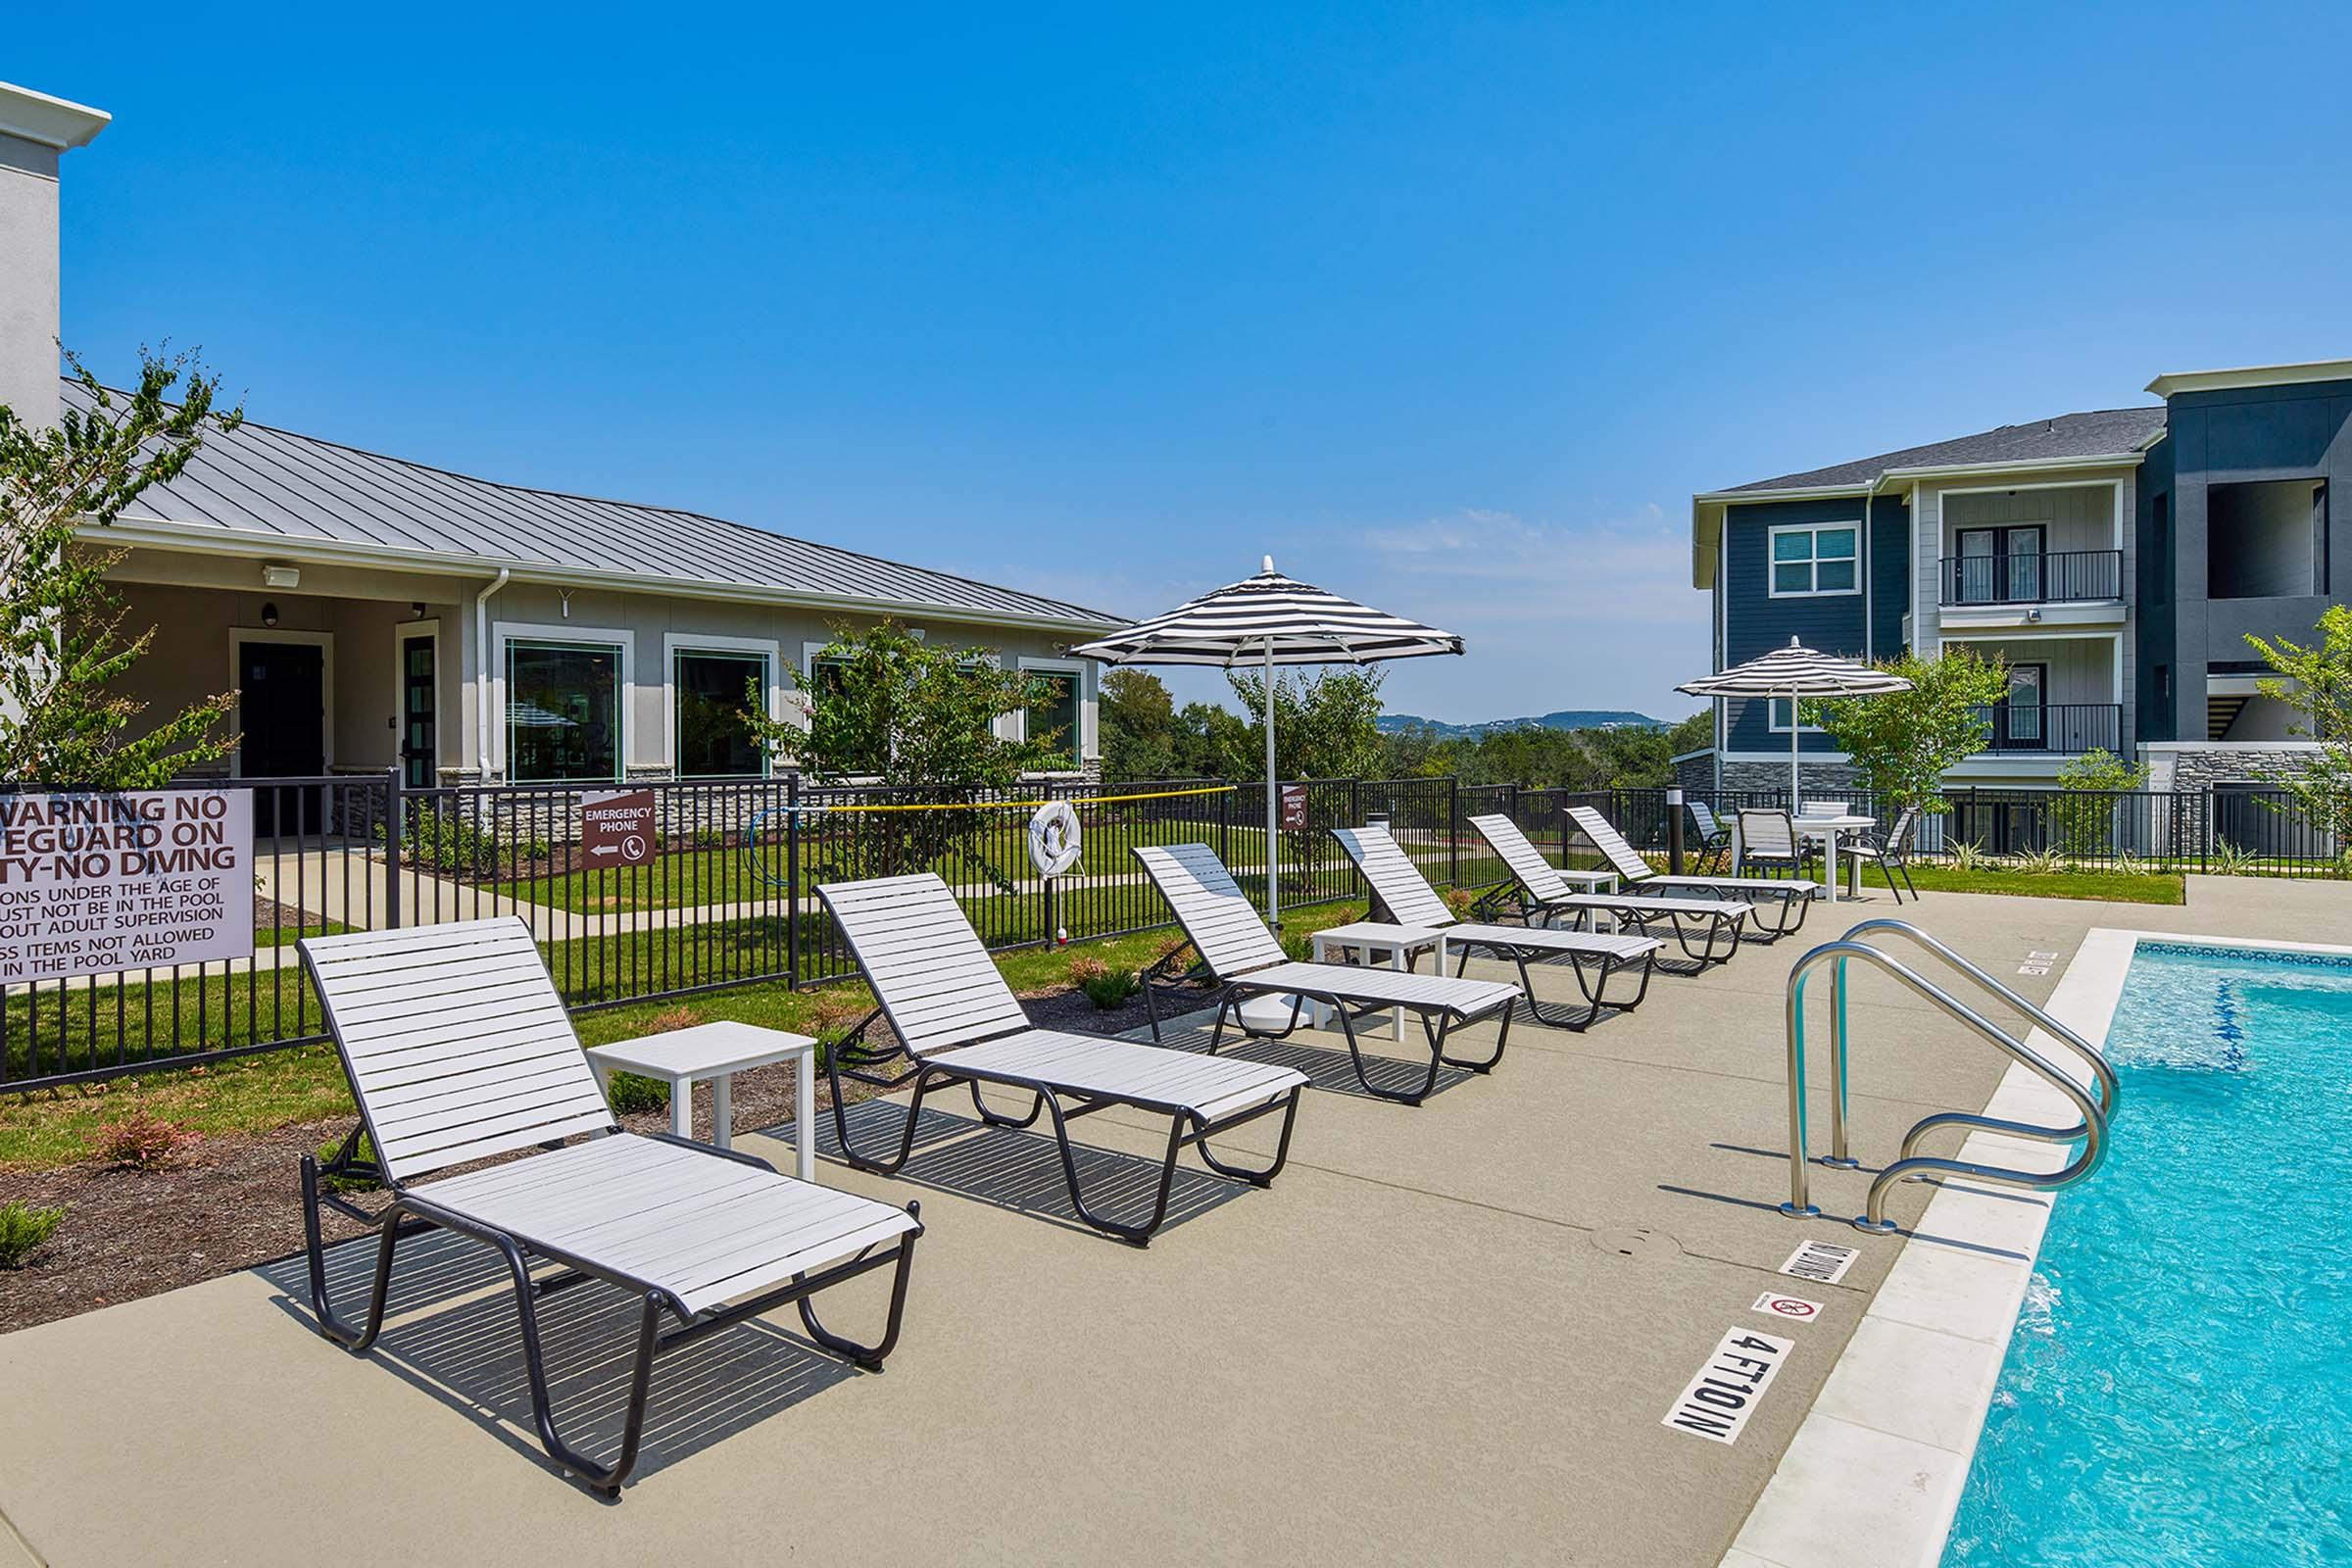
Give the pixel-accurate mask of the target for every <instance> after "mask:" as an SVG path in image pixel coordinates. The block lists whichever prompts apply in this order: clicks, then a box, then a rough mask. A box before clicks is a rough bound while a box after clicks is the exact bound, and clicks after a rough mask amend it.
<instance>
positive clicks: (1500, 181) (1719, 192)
mask: <svg viewBox="0 0 2352 1568" xmlns="http://www.w3.org/2000/svg"><path fill="white" fill-rule="evenodd" d="M858 13H862V14H858ZM96 15H97V14H95V13H91V12H89V11H87V10H86V9H85V10H79V11H75V10H70V9H68V10H60V9H58V8H44V9H42V10H40V11H37V12H33V13H29V14H27V15H24V16H18V17H12V19H11V21H10V27H9V32H10V36H9V40H8V42H9V48H8V50H7V56H6V60H5V65H4V67H0V73H4V74H5V75H7V76H8V77H9V78H10V79H13V80H16V81H18V82H21V83H23V84H25V85H28V86H33V87H37V88H40V89H42V90H44V91H50V92H55V93H59V94H61V95H63V96H66V97H70V98H75V99H79V100H81V101H83V102H86V103H92V104H95V105H98V106H99V107H101V108H104V109H107V110H109V111H111V112H112V113H113V114H114V115H115V117H116V123H115V124H114V125H113V126H112V127H111V128H109V129H108V130H107V131H106V133H105V134H104V135H103V136H101V137H100V138H99V140H98V141H97V142H96V143H94V144H93V145H92V146H91V147H90V148H88V149H86V150H84V151H81V152H78V153H75V154H73V155H72V156H71V158H70V160H69V162H68V164H67V168H66V191H65V208H66V217H65V233H64V245H65V260H66V284H65V295H66V302H65V323H66V324H65V332H66V338H67V341H68V342H69V343H70V344H72V345H73V346H75V347H77V348H78V349H80V350H81V351H83V352H84V353H85V355H86V356H87V357H88V358H89V359H90V361H91V362H92V364H93V365H94V366H95V367H97V368H99V369H100V371H101V372H102V373H112V374H120V373H121V372H122V371H123V368H124V367H126V366H128V365H130V364H131V363H133V355H134V352H135V349H136V346H137V345H138V344H139V343H140V342H142V341H151V340H154V339H156V338H159V337H164V336H169V337H171V338H172V340H173V341H174V342H175V343H176V344H178V345H181V346H185V345H190V344H201V345H202V347H203V349H204V351H205V353H206V356H207V357H208V358H209V359H210V360H212V361H213V362H214V363H215V364H216V365H217V366H218V367H219V368H221V369H222V370H223V371H224V372H225V374H226V376H227V379H228V383H229V385H230V386H231V387H232V388H243V389H246V390H247V392H248V405H249V412H250V413H251V414H252V415H253V416H254V417H257V418H260V419H264V420H267V421H269V422H271V423H277V424H283V425H287V426H290V427H292V428H296V429H301V430H305V431H310V432H314V433H317V434H321V435H326V436H330V437H332V438H335V439H338V440H344V441H349V442H351V443H353V444H356V445H361V446H368V447H373V448H377V449H380V450H384V451H389V452H393V453H397V454H400V455H402V456H406V457H414V458H418V459H421V460H425V461H428V462H432V463H437V464H440V465H443V466H449V467H454V468H459V469H463V470H466V471H470V472H476V473H481V474H485V475H488V476H491V477H494V478H502V479H510V480H514V481H517V482H522V483H529V484H538V485H546V486H551V487H556V488H562V489H569V490H576V491H582V492H587V493H592V494H604V495H613V496H620V497H625V498H629V499H634V500H643V501H649V502H658V503H662V504H667V505H675V506H684V507H692V508H697V509H700V510H704V511H708V512H711V513H715V514H717V515H722V516H729V517H734V518H737V519H739V520H742V521H746V522H753V523H758V524H760V525H764V526H769V527H774V528H778V529H781V530H783V531H786V532H789V533H795V534H800V535H805V536H807V537H809V538H815V539H822V540H828V541H832V542H836V543H841V544H846V545H851V546H854V547H857V548H860V549H866V550H872V551H874V552H876V553H879V554H884V555H890V556H896V557H902V558H906V559H909V560H914V561H919V562H922V563H924V564H931V565H937V566H941V567H945V568H949V569H954V570H958V571H963V572H967V573H970V574H973V575H976V576H981V577H987V578H991V579H995V580H999V581H1004V582H1007V583H1013V584H1017V585H1021V586H1026V587H1031V588H1036V589H1041V590H1045V591H1049V592H1053V593H1055V594H1059V595H1063V596H1066V597H1069V598H1072V599H1075V600H1078V601H1080V602H1082V603H1088V604H1093V605H1098V606H1101V607H1103V608H1105V609H1109V610H1113V611H1118V612H1122V613H1130V614H1140V613H1150V612H1152V611H1154V610H1157V609H1160V608H1164V607H1165V606H1166V605H1168V604H1170V603H1173V602H1174V601H1176V600H1178V599H1180V598H1183V597H1186V596H1188V595H1190V594H1192V593H1195V592H1198V591H1200V590H1201V589H1204V588H1207V587H1211V586H1214V585H1215V584H1217V583H1220V582H1225V581H1229V580H1231V579H1233V578H1235V577H1238V576H1242V575H1246V574H1247V573H1248V572H1249V571H1250V570H1251V569H1253V568H1254V567H1255V565H1256V563H1257V558H1258V557H1259V555H1260V554H1262V553H1265V552H1268V551H1271V552H1272V553H1273V554H1274V555H1275V556H1276V557H1277V559H1278V561H1279V562H1280V564H1282V565H1283V566H1284V567H1285V568H1286V569H1289V570H1291V571H1292V572H1293V573H1294V574H1296V575H1299V576H1302V577H1306V578H1308V579H1309V580H1312V581H1317V582H1321V583H1323V584H1325V585H1326V586H1328V587H1331V588H1334V589H1337V590H1339V591H1341V592H1345V593H1348V594H1350V595H1352V596H1354V597H1358V598H1362V599H1365V600H1368V601H1370V602H1372V603H1375V604H1379V605H1381V606H1383V607H1385V608H1388V609H1392V610H1395V611H1397V612H1399V613H1406V614H1413V615H1418V616H1420V617H1422V618H1424V619H1428V620H1432V621H1435V622H1437V623H1439V624H1442V625H1445V626H1446V627H1448V628H1449V629H1452V630H1455V631H1459V632H1461V633H1463V634H1464V635H1465V636H1466V637H1467V638H1468V639H1469V645H1470V654H1469V657H1468V658H1466V659H1462V660H1426V661H1419V662H1411V663H1406V664H1401V665H1397V666H1395V667H1394V668H1393V670H1392V671H1391V674H1390V679H1389V686H1388V693H1389V701H1390V706H1391V707H1392V709H1396V710H1399V711H1417V712H1422V713H1428V714H1433V715H1436V716H1439V717H1445V718H1451V719H1476V718H1484V717H1492V716H1497V715H1501V714H1508V713H1520V712H1536V711H1546V710H1552V709H1559V708H1584V707H1612V708H1613V707H1635V708H1642V709H1645V710H1647V711H1651V712H1655V713H1660V714H1662V715H1667V716H1672V715H1674V714H1679V713H1680V712H1682V711H1687V710H1688V709H1689V708H1690V707H1691V706H1692V705H1691V704H1690V703H1689V702H1688V700H1687V699H1680V698H1676V697H1674V696H1673V695H1672V693H1671V688H1672V686H1673V684H1674V683H1675V682H1676V681H1677V680H1680V679H1684V678H1687V677H1688V676H1689V675H1691V674H1692V673H1695V672H1698V671H1700V670H1702V669H1703V668H1704V667H1705V662H1706V648H1707V643H1706V629H1705V604H1706V601H1705V599H1704V597H1703V596H1702V595H1700V594H1698V593H1696V592H1693V591H1692V590H1691V588H1690V587H1689V575H1688V548H1689V547H1688V528H1689V502H1690V495H1691V492H1692V491H1693V490H1696V489H1707V488H1713V487H1716V486H1720V485H1725V484H1733V483H1739V482H1741V481H1744V480H1748V479H1753V478H1759V477H1763V476H1765V475H1768V474H1772V473H1778V472H1782V471H1786V470H1789V469H1792V468H1801V467H1806V466H1813V465H1816V464H1819V463H1825V462H1832V461H1838V460H1841V459H1845V458H1850V457H1858V456H1862V455H1865V454H1868V453H1871V452H1876V451H1881V450H1886V449H1888V448H1893V447H1898V446H1903V445H1907V444H1911V443H1914V442H1918V441H1922V440H1932V439H1937V438H1940V437H1943V436H1947V435H1954V434H1960V433H1964V432H1967V431H1971V430H1977V429H1982V428H1985V427H1988V426H1991V425H1996V424H2001V423H2006V422H2010V421H2012V420H2019V419H2027V418H2034V417H2042V416H2045V415H2049V414H2056V413H2063V412H2067V411H2070V410H2077V409H2086V408H2105V407H2115V406H2118V405H2121V404H2129V403H2136V402H2141V401H2145V399H2144V396H2143V394H2141V393H2140V392H2139V391H2138V388H2140V387H2141V386H2142V385H2144V384H2145V383H2146V381H2147V380H2148V379H2149V378H2150V377H2151V376H2153V375H2155V374H2157V373H2158V372H2160V371H2166V370H2180V369H2190V368H2211V367H2215V366H2224V365H2237V364H2246V363H2263V362H2269V361H2279V360H2301V359H2320V358H2331V357H2336V356H2342V355H2348V354H2352V320H2348V319H2347V318H2348V317H2352V291H2347V290H2346V288H2345V287H2344V281H2345V276H2346V257H2347V256H2352V243H2347V241H2348V240H2352V232H2348V231H2352V201H2347V199H2346V196H2347V189H2346V187H2347V175H2346V172H2345V169H2344V164H2343V149H2344V147H2345V146H2346V145H2348V144H2352V135H2348V134H2347V133H2348V132H2352V99H2348V98H2347V95H2346V94H2345V93H2344V91H2343V81H2342V66H2343V62H2344V61H2345V59H2346V58H2348V56H2352V48H2348V46H2352V13H2347V11H2346V10H2345V9H2344V8H2341V7H2318V6H2313V7H2301V8H2270V7H2261V6H2250V7H2239V8H2230V9H2229V10H2227V11H2226V12H2225V11H2222V10H2220V9H2219V8H2212V9H2211V10H2210V11H2209V10H2208V8H2173V7H2164V6H2151V5H2133V6H2129V7H2113V8H2092V7H2068V8H2051V7H2045V6H2040V5H2034V6H2019V7H2000V6H1973V7H1938V8H1933V9H1930V8H1901V7H1872V8H1844V7H1835V6H1821V7H1808V8H1802V10H1801V11H1800V10H1799V9H1798V8H1790V7H1691V8H1686V9H1682V10H1671V9H1669V8H1665V7H1644V8H1632V7H1626V8H1608V9H1605V10H1603V9H1591V10H1588V9H1580V8H1571V7H1558V8H1543V9H1538V8H1517V7H1498V6H1448V7H1407V8H1396V9H1387V8H1378V7H1372V6H1366V5H1344V6H1334V7H1329V8H1297V7H1284V8H1269V7H1261V6H1246V7H1235V8H1231V9H1224V8H1218V7H1214V6H1209V5H1204V4H1194V5H1185V6H1168V7H1162V8H1154V9H1150V10H1145V9H1127V8H1101V7H1088V8H1072V9H1067V10H1059V11H1044V10H1026V11H1023V12H1020V13H1017V14H1014V13H1004V14H1001V15H982V14H979V13H978V12H976V11H974V10H970V9H956V8H941V9H937V10H925V9H922V8H911V7H909V8H889V9H883V8H858V7H837V6H836V7H824V8H811V9H807V10H802V9H786V8H768V7H760V8H747V9H745V10H743V11H742V12H741V13H739V14H735V15H726V14H723V13H722V12H721V11H720V10H719V9H717V8H688V9H685V10H681V11H680V12H679V13H677V14H676V16H677V21H678V25H676V26H675V27H673V28H671V29H669V30H666V31H659V30H656V29H654V28H653V27H651V26H649V15H650V14H649V13H647V12H646V11H645V10H644V9H643V8H642V7H632V8H628V9H626V10H622V9H613V10H611V11H600V10H598V9H596V8H593V7H566V8H564V9H563V11H562V12H561V13H558V12H556V11H554V10H552V9H551V10H550V11H549V13H547V15H546V17H544V18H542V17H539V16H535V15H533V14H531V13H529V12H526V11H520V10H504V9H498V8H488V9H485V8H478V7H469V8H466V9H464V10H456V9H453V10H451V11H449V12H447V13H446V14H442V15H438V16H435V15H433V14H431V13H430V12H429V11H427V10H422V9H419V10H416V11H413V12H411V13H408V15H411V16H414V17H415V18H416V19H417V20H416V21H415V22H414V23H412V24H411V25H407V26H404V27H400V28H388V27H369V28H359V27H342V26H338V25H331V24H329V25H322V24H319V23H318V22H315V21H313V20H312V19H311V14H310V13H309V12H308V11H307V10H293V9H289V10H287V11H285V12H284V13H283V14H281V15H271V14H270V12H269V9H268V8H247V9H245V10H235V11H227V12H223V11H221V10H219V9H217V8H216V9H213V10H206V11H197V10H192V9H190V8H188V7H186V6H184V5H181V6H173V7H170V8H159V9H156V10H155V11H153V12H152V13H151V14H149V13H147V12H145V11H144V10H143V8H141V7H140V6H138V5H135V4H130V5H123V6H118V7H114V8H110V10H109V11H108V12H107V13H106V16H105V20H104V23H103V25H102V26H101V25H96V24H95V18H96ZM559 16H560V17H561V20H557V18H558V17H559ZM1211 681H1213V677H1209V678H1208V679H1206V680H1204V679H1202V678H1201V677H1199V676H1191V677H1186V678H1183V679H1180V680H1179V681H1178V682H1177V684H1178V685H1179V687H1180V689H1182V690H1184V691H1186V692H1187V693H1188V694H1189V693H1198V694H1206V693H1209V692H1211V691H1212V690H1214V689H1215V688H1214V687H1213V686H1212V685H1211V684H1210V682H1211Z"/></svg>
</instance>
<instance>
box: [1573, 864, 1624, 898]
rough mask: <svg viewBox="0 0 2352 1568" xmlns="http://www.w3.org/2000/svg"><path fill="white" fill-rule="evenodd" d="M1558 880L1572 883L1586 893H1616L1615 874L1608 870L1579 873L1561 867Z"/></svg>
mask: <svg viewBox="0 0 2352 1568" xmlns="http://www.w3.org/2000/svg"><path fill="white" fill-rule="evenodd" d="M1560 880H1561V881H1563V882H1568V883H1573V884H1574V885H1576V886H1577V887H1581V888H1583V889H1584V890H1585V891H1586V892H1587V893H1614V892H1616V891H1617V873H1616V872H1614V871H1609V870H1585V871H1580V870H1577V869H1576V868H1574V867H1573V866H1562V867H1561V868H1560Z"/></svg>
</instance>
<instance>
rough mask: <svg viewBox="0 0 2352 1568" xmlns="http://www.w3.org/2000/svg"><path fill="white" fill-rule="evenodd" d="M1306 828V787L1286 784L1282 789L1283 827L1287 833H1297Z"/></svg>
mask: <svg viewBox="0 0 2352 1568" xmlns="http://www.w3.org/2000/svg"><path fill="white" fill-rule="evenodd" d="M1305 826H1306V786H1305V785H1303V784H1285V785H1284V786H1283V787H1282V827H1283V831H1284V832H1286V833H1296V832H1299V830H1300V829H1302V828H1304V827H1305Z"/></svg>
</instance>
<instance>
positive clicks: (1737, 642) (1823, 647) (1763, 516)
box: [1723, 496, 1902, 752]
mask: <svg viewBox="0 0 2352 1568" xmlns="http://www.w3.org/2000/svg"><path fill="white" fill-rule="evenodd" d="M1861 517H1862V498H1861V497H1859V496H1837V497H1829V498H1826V499H1823V500H1818V501H1770V502H1753V503H1749V504H1746V505H1742V506H1732V507H1727V508H1726V509H1725V510H1724V517H1723V591H1724V593H1725V595H1726V614H1725V617H1724V619H1725V625H1724V650H1723V657H1724V662H1725V664H1726V665H1727V666H1728V665H1731V664H1738V663H1741V662H1745V661H1747V660H1750V659H1754V658H1756V657H1757V656H1758V655H1761V654H1766V653H1770V652H1771V651H1772V650H1773V649H1775V648H1782V647H1786V646H1787V645H1788V642H1789V638H1791V637H1794V638H1796V639H1797V640H1798V641H1800V642H1802V643H1803V644H1804V645H1805V646H1806V647H1808V648H1814V649H1818V650H1820V651H1821V652H1823V653H1830V654H1843V655H1846V656H1848V657H1850V658H1855V659H1859V658H1861V657H1862V655H1863V651H1864V643H1865V639H1864V637H1863V627H1862V600H1863V596H1862V595H1861V594H1859V593H1851V594H1827V595H1823V596H1821V597H1818V598H1795V599H1775V598H1773V597H1772V592H1771V578H1770V572H1769V554H1770V550H1771V537H1772V529H1773V528H1775V527H1776V526H1779V525H1780V524H1783V523H1805V522H1859V521H1860V520H1861ZM1872 521H1873V524H1874V527H1873V530H1872V544H1871V552H1872V568H1873V579H1874V580H1873V589H1872V591H1873V593H1874V595H1875V594H1876V593H1877V592H1878V583H1879V582H1880V581H1882V580H1883V577H1881V575H1880V574H1881V573H1883V571H1884V569H1885V567H1884V563H1883V561H1882V559H1881V557H1882V555H1883V552H1881V551H1880V550H1879V548H1878V539H1879V527H1880V526H1883V525H1884V519H1882V518H1881V517H1880V516H1879V515H1877V514H1876V513H1874V514H1873V516H1872ZM1898 564H1899V557H1898ZM1900 592H1901V590H1900V589H1899V588H1897V590H1896V593H1897V595H1898V597H1899V595H1900ZM1874 608H1878V607H1874ZM1901 613H1902V610H1901V606H1900V605H1899V604H1898V605H1896V606H1895V614H1896V616H1897V617H1898V618H1899V616H1900V615H1901ZM1730 707H1731V711H1730V714H1729V717H1730V721H1731V723H1730V730H1729V733H1728V736H1727V741H1728V745H1727V749H1728V750H1730V751H1735V752H1767V751H1786V750H1788V747H1789V736H1788V734H1787V732H1785V731H1782V732H1777V733H1776V732H1775V731H1774V730H1773V729H1772V728H1771V725H1770V722H1769V718H1768V716H1767V714H1766V711H1765V705H1764V704H1763V703H1760V702H1751V703H1733V704H1731V705H1730ZM1802 744H1803V749H1804V750H1806V751H1818V752H1827V751H1833V750H1835V748H1834V747H1833V746H1832V745H1831V744H1830V740H1829V737H1828V736H1826V735H1807V736H1806V737H1804V740H1803V743H1802Z"/></svg>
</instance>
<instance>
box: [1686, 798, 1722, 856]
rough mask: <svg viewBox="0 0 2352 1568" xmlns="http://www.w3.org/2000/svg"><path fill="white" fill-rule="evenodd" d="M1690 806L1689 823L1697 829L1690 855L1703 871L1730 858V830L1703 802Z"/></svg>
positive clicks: (1713, 810)
mask: <svg viewBox="0 0 2352 1568" xmlns="http://www.w3.org/2000/svg"><path fill="white" fill-rule="evenodd" d="M1690 805H1691V825H1692V826H1693V827H1695V828H1697V829H1698V843H1697V844H1696V845H1694V846H1693V847H1692V854H1693V855H1694V856H1695V858H1696V863H1697V865H1698V868H1699V869H1700V870H1701V871H1704V870H1706V869H1707V868H1708V867H1710V866H1715V865H1720V864H1722V863H1723V862H1724V861H1725V860H1727V859H1729V858H1731V853H1732V830H1731V829H1730V828H1728V827H1725V826H1724V825H1723V818H1721V817H1719V816H1717V815H1716V814H1715V809H1714V808H1713V807H1711V806H1708V805H1707V804H1706V803H1705V802H1703V801H1692V802H1691V803H1690Z"/></svg>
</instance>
